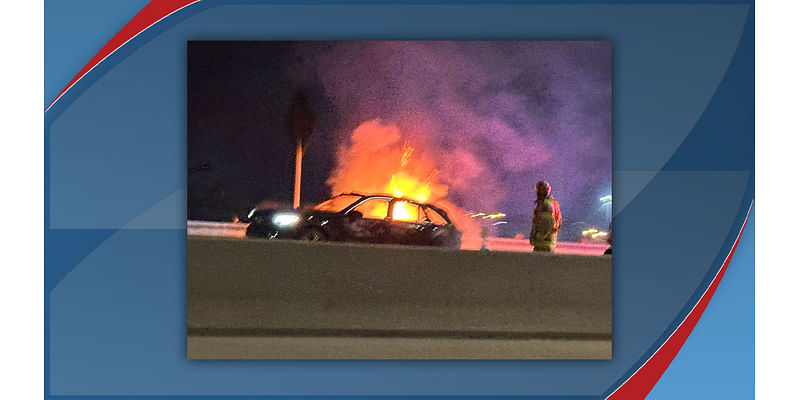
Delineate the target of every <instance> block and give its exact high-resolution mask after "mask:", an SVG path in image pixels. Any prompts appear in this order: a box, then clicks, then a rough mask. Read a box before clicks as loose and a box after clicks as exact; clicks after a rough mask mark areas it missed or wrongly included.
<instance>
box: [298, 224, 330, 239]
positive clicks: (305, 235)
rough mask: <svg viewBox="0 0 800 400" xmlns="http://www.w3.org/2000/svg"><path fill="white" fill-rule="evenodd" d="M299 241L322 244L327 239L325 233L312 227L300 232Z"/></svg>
mask: <svg viewBox="0 0 800 400" xmlns="http://www.w3.org/2000/svg"><path fill="white" fill-rule="evenodd" d="M299 239H300V240H303V241H308V242H324V241H325V240H327V237H326V236H325V232H323V231H322V229H320V228H316V227H312V228H306V229H303V230H302V231H301V232H300V237H299Z"/></svg>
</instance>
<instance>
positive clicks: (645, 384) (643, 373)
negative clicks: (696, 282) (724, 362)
mask: <svg viewBox="0 0 800 400" xmlns="http://www.w3.org/2000/svg"><path fill="white" fill-rule="evenodd" d="M752 209H753V202H752V201H751V202H750V207H749V208H748V209H747V216H745V218H744V222H743V223H742V227H741V228H740V229H739V235H738V236H737V237H736V241H735V242H733V247H731V250H730V251H729V252H728V256H727V257H725V262H723V263H722V267H721V268H720V269H719V271H717V274H716V275H715V276H714V280H712V281H711V284H710V285H709V286H708V287H707V288H706V291H705V292H704V293H703V296H701V297H700V300H699V301H698V302H697V304H695V305H694V307H692V310H691V311H690V312H689V314H688V315H687V316H686V318H684V320H683V322H681V324H680V325H678V327H677V328H676V329H675V331H674V332H672V334H671V335H670V336H669V337H668V338H667V340H666V341H665V342H664V344H662V345H661V347H659V348H658V350H656V352H655V353H653V355H652V356H650V358H649V359H648V360H647V361H645V363H644V364H643V365H642V366H641V367H639V369H638V370H636V372H634V373H633V375H631V377H630V378H628V379H627V380H626V381H625V382H623V383H622V385H620V386H619V387H618V388H617V389H616V390H614V391H613V392H612V393H611V394H610V395H609V396H608V397H606V400H629V399H644V398H645V397H646V396H647V394H648V393H650V390H652V389H653V386H655V384H656V382H658V380H659V379H661V376H662V375H663V374H664V371H666V369H667V367H669V364H670V363H672V360H673V359H675V356H676V355H677V354H678V351H679V350H680V349H681V347H683V344H684V343H685V342H686V339H687V338H688V337H689V334H691V333H692V330H693V329H694V326H695V325H697V321H699V320H700V316H701V315H703V311H705V309H706V306H708V303H709V301H711V297H712V296H714V292H715V291H716V290H717V286H719V282H720V280H722V275H724V274H725V270H727V269H728V264H730V262H731V258H732V257H733V252H734V251H735V250H736V246H737V245H738V244H739V239H741V237H742V232H743V231H744V227H745V225H747V220H748V219H749V218H750V211H751V210H752Z"/></svg>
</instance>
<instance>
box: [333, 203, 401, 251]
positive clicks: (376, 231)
mask: <svg viewBox="0 0 800 400" xmlns="http://www.w3.org/2000/svg"><path fill="white" fill-rule="evenodd" d="M390 201H391V198H390V197H369V198H366V199H364V200H363V201H361V202H360V203H358V204H356V205H355V206H353V208H351V209H350V210H349V211H347V213H346V214H345V216H346V217H347V216H348V214H350V215H353V214H356V213H355V212H357V213H361V217H359V218H345V223H344V224H345V226H344V227H343V230H344V231H345V232H346V233H347V236H348V237H349V239H350V240H351V241H355V242H366V243H386V241H387V225H388V224H389V219H388V218H389V202H390Z"/></svg>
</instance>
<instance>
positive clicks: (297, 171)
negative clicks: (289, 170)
mask: <svg viewBox="0 0 800 400" xmlns="http://www.w3.org/2000/svg"><path fill="white" fill-rule="evenodd" d="M302 173H303V143H302V142H301V141H299V140H298V141H297V149H296V150H295V154H294V201H293V202H292V207H294V208H300V176H301V175H302Z"/></svg>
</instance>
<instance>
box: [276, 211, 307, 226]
mask: <svg viewBox="0 0 800 400" xmlns="http://www.w3.org/2000/svg"><path fill="white" fill-rule="evenodd" d="M299 220H300V217H299V216H297V214H290V213H282V214H275V215H274V216H273V217H272V222H273V223H274V224H275V225H277V226H292V225H295V224H297V221H299Z"/></svg>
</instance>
